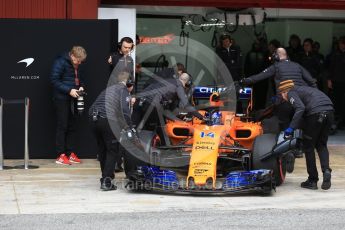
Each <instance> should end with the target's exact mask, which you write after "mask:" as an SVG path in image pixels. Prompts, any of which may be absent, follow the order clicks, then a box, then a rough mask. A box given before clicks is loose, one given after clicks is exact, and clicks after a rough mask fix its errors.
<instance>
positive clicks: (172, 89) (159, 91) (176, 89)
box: [133, 73, 203, 126]
mask: <svg viewBox="0 0 345 230" xmlns="http://www.w3.org/2000/svg"><path fill="white" fill-rule="evenodd" d="M190 80H191V77H190V76H189V74H187V73H182V74H181V75H180V76H178V78H177V79H176V78H168V79H163V78H157V79H156V82H153V83H151V84H150V85H148V86H147V87H146V88H145V89H144V90H143V92H141V93H140V94H138V95H137V96H138V97H139V98H140V100H138V102H136V104H135V105H134V110H135V111H134V112H133V114H134V116H133V121H134V124H135V125H137V126H138V125H139V123H140V122H141V120H142V118H143V116H145V113H150V116H149V120H148V121H147V122H146V123H147V124H149V123H157V122H158V121H159V120H158V119H157V116H156V115H157V112H158V111H161V110H162V109H163V108H164V109H169V110H173V109H175V108H176V106H177V105H178V107H179V108H181V109H184V110H186V111H187V112H189V113H191V114H192V115H193V116H195V117H197V118H199V119H201V120H202V119H203V116H202V115H201V114H200V113H199V112H198V111H197V110H196V109H195V108H194V107H193V106H192V105H191V104H190V103H189V101H188V98H187V95H186V91H185V90H186V88H188V87H190ZM150 107H151V108H150ZM153 110H155V111H153ZM152 111H153V112H152ZM158 113H161V112H158Z"/></svg>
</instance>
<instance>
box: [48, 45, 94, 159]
mask: <svg viewBox="0 0 345 230" xmlns="http://www.w3.org/2000/svg"><path fill="white" fill-rule="evenodd" d="M86 56H87V54H86V51H85V49H84V48H83V47H81V46H73V48H72V49H71V51H70V52H69V53H65V54H63V55H61V56H59V57H58V58H57V59H56V60H55V62H54V65H53V68H52V73H51V75H50V81H51V84H52V85H53V90H54V92H53V100H54V106H55V110H56V119H57V127H56V142H55V143H56V153H57V154H58V158H57V159H56V163H57V164H63V165H70V164H71V163H80V162H81V161H80V159H79V158H78V156H77V154H76V153H75V152H74V151H75V147H74V142H75V140H74V139H75V133H76V125H77V116H75V114H74V113H75V111H74V103H75V100H76V99H77V98H78V97H79V96H80V95H79V94H81V92H82V91H84V83H83V78H82V77H83V75H82V74H81V71H80V65H81V64H82V62H83V61H84V60H85V59H86ZM72 109H73V110H72ZM68 155H69V156H68Z"/></svg>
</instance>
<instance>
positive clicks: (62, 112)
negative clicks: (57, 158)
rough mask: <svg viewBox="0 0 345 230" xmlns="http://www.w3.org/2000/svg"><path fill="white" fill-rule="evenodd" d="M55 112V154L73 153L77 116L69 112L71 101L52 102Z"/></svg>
mask: <svg viewBox="0 0 345 230" xmlns="http://www.w3.org/2000/svg"><path fill="white" fill-rule="evenodd" d="M54 106H55V112H56V120H57V124H56V139H55V146H56V149H55V150H56V153H57V154H59V155H60V154H61V153H67V154H68V153H70V152H72V151H75V139H76V130H77V116H74V115H73V114H72V111H71V100H67V101H66V100H56V99H55V100H54Z"/></svg>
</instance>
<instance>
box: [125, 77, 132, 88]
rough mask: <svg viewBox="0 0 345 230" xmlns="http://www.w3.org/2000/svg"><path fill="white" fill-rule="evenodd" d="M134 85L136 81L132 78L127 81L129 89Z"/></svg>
mask: <svg viewBox="0 0 345 230" xmlns="http://www.w3.org/2000/svg"><path fill="white" fill-rule="evenodd" d="M133 85H134V81H133V80H132V79H131V78H128V80H127V81H126V86H127V88H130V87H132V86H133Z"/></svg>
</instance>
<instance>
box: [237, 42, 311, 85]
mask: <svg viewBox="0 0 345 230" xmlns="http://www.w3.org/2000/svg"><path fill="white" fill-rule="evenodd" d="M273 58H274V59H275V62H274V63H273V64H272V65H271V66H270V67H268V68H267V69H265V70H264V71H262V72H261V73H259V74H255V75H252V76H250V77H248V78H245V79H243V83H244V84H245V85H252V84H255V83H256V82H259V81H261V80H264V79H267V78H269V77H272V76H273V77H274V82H275V85H276V89H277V88H278V86H279V84H280V82H282V81H285V80H293V82H294V84H295V86H311V87H314V88H316V87H317V85H316V81H315V79H314V78H313V77H312V76H311V75H310V73H309V72H308V71H307V70H306V69H305V68H303V67H302V66H301V65H299V64H298V63H296V62H293V61H290V60H289V59H288V56H287V53H286V50H285V49H284V48H278V49H277V51H276V53H275V54H273Z"/></svg>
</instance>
